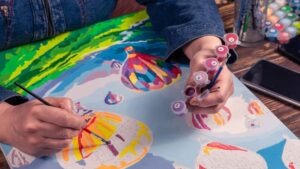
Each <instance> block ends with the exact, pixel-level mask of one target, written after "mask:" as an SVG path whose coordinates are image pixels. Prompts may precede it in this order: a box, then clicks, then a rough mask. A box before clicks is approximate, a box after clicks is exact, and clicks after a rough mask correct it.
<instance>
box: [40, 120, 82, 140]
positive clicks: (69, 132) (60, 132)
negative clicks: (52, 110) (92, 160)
mask: <svg viewBox="0 0 300 169" xmlns="http://www.w3.org/2000/svg"><path fill="white" fill-rule="evenodd" d="M38 128H39V131H38V134H39V135H40V136H43V137H45V138H52V139H71V138H73V137H76V136H78V134H79V130H74V129H69V128H62V127H60V126H57V125H53V124H51V123H45V122H40V124H39V127H38Z"/></svg>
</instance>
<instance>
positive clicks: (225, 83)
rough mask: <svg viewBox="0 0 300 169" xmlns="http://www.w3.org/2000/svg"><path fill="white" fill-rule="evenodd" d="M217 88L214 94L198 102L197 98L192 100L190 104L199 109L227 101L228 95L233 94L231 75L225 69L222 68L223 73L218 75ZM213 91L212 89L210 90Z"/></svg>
mask: <svg viewBox="0 0 300 169" xmlns="http://www.w3.org/2000/svg"><path fill="white" fill-rule="evenodd" d="M215 86H216V87H214V88H219V89H218V90H215V91H214V92H211V93H210V94H209V95H208V96H207V97H206V98H205V99H203V100H201V101H199V100H198V99H197V98H192V99H191V101H190V104H191V105H193V106H199V107H211V106H214V105H217V104H220V103H222V102H225V101H227V99H228V98H229V97H230V95H231V94H232V93H233V82H232V75H231V73H230V71H229V70H228V69H227V67H226V66H225V67H224V71H223V72H222V73H221V74H220V76H219V78H218V79H217V81H216V84H215ZM211 91H213V89H211Z"/></svg>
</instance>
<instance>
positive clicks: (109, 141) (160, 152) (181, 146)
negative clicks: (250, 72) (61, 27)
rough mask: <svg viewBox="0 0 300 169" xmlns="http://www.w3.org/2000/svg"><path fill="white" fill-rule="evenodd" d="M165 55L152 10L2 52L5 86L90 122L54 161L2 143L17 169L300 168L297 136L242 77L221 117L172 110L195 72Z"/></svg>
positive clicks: (0, 66) (0, 74)
mask: <svg viewBox="0 0 300 169" xmlns="http://www.w3.org/2000/svg"><path fill="white" fill-rule="evenodd" d="M165 52H166V44H165V42H164V41H163V40H162V39H161V38H160V37H159V36H158V35H157V34H155V32H154V31H153V29H152V27H151V23H150V22H149V18H148V16H147V14H146V13H145V12H144V11H142V12H138V13H134V14H130V15H127V16H123V17H120V18H117V19H114V20H109V21H105V22H102V23H99V24H95V25H92V26H90V27H87V28H83V29H80V30H77V31H73V32H68V33H64V34H62V35H60V36H58V37H55V38H53V39H49V40H45V41H42V42H38V43H34V44H29V45H25V46H22V47H18V48H14V49H10V50H7V51H2V52H0V77H1V81H0V83H1V85H4V86H6V87H7V88H9V89H12V90H15V91H18V90H17V89H16V88H14V86H13V85H12V83H13V82H14V81H18V82H19V83H21V84H23V85H24V86H26V87H28V88H30V89H31V90H34V91H35V92H36V93H38V94H39V95H41V96H43V97H46V96H65V97H70V98H72V99H73V100H74V102H75V107H76V112H75V113H77V114H78V115H81V116H82V117H84V118H85V119H86V121H87V123H88V125H87V127H86V128H85V129H84V130H82V131H81V132H80V133H79V135H78V136H77V137H74V138H73V139H72V142H71V144H70V145H69V146H68V147H66V148H65V149H63V150H62V151H61V152H59V153H57V154H56V155H54V156H52V157H47V158H35V157H32V156H30V155H28V154H25V153H23V152H22V151H20V150H18V149H16V148H14V147H11V146H9V145H4V144H1V149H2V151H3V153H4V154H5V156H6V159H7V161H8V163H9V165H10V167H11V168H13V169H17V168H18V169H33V168H35V169H64V168H69V169H76V168H78V169H91V168H97V169H123V168H129V169H266V168H270V169H284V168H287V169H297V168H298V169H299V168H300V153H299V152H300V141H299V140H298V138H297V137H296V136H295V135H294V134H293V133H292V132H291V131H289V130H288V128H287V127H286V126H284V125H283V124H282V123H281V122H280V121H279V120H278V119H277V118H276V117H275V116H274V115H273V114H272V112H270V111H269V110H268V109H267V108H266V107H265V106H264V105H263V104H262V103H261V102H260V101H259V100H258V99H257V98H256V97H255V96H254V95H253V94H252V93H251V92H250V91H249V90H248V89H247V88H246V87H245V86H244V85H243V84H242V83H241V82H240V81H239V80H238V79H236V78H234V85H235V92H234V94H233V96H232V97H231V98H230V99H229V100H228V102H227V104H226V105H225V106H224V107H223V108H222V109H221V110H220V111H219V112H216V114H212V115H200V114H199V115H196V114H186V115H184V116H176V115H175V114H173V113H172V111H171V107H170V106H171V103H172V102H174V101H178V100H184V96H183V93H182V89H183V87H184V85H185V82H186V80H187V76H188V74H189V68H188V67H187V66H186V65H179V64H170V63H166V62H164V59H165V58H166V55H165ZM18 92H21V91H18Z"/></svg>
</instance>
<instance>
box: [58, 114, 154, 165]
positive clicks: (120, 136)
mask: <svg viewBox="0 0 300 169" xmlns="http://www.w3.org/2000/svg"><path fill="white" fill-rule="evenodd" d="M81 112H82V113H84V114H83V117H84V118H85V120H86V121H87V126H86V128H84V129H83V130H82V131H81V132H80V133H79V135H78V136H77V137H74V138H73V139H72V143H71V144H70V145H69V147H67V148H65V149H63V150H62V151H61V152H59V153H57V155H56V157H57V159H58V162H59V164H60V165H61V166H62V167H63V168H73V169H76V168H99V169H107V168H114V169H119V168H126V167H128V166H131V165H133V164H135V163H137V162H138V161H140V160H141V159H142V158H143V157H144V156H145V155H146V154H147V153H148V151H149V150H150V147H151V145H152V133H151V131H150V129H149V128H148V127H147V126H146V125H145V124H144V123H142V122H140V121H137V120H134V119H131V118H128V117H125V116H122V115H119V114H115V113H110V112H96V111H93V112H91V111H89V110H87V109H82V110H81Z"/></svg>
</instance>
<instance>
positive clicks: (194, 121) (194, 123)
mask: <svg viewBox="0 0 300 169" xmlns="http://www.w3.org/2000/svg"><path fill="white" fill-rule="evenodd" d="M192 123H193V125H194V127H196V128H197V129H201V126H200V125H199V124H198V123H197V122H196V119H195V116H194V115H192Z"/></svg>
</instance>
